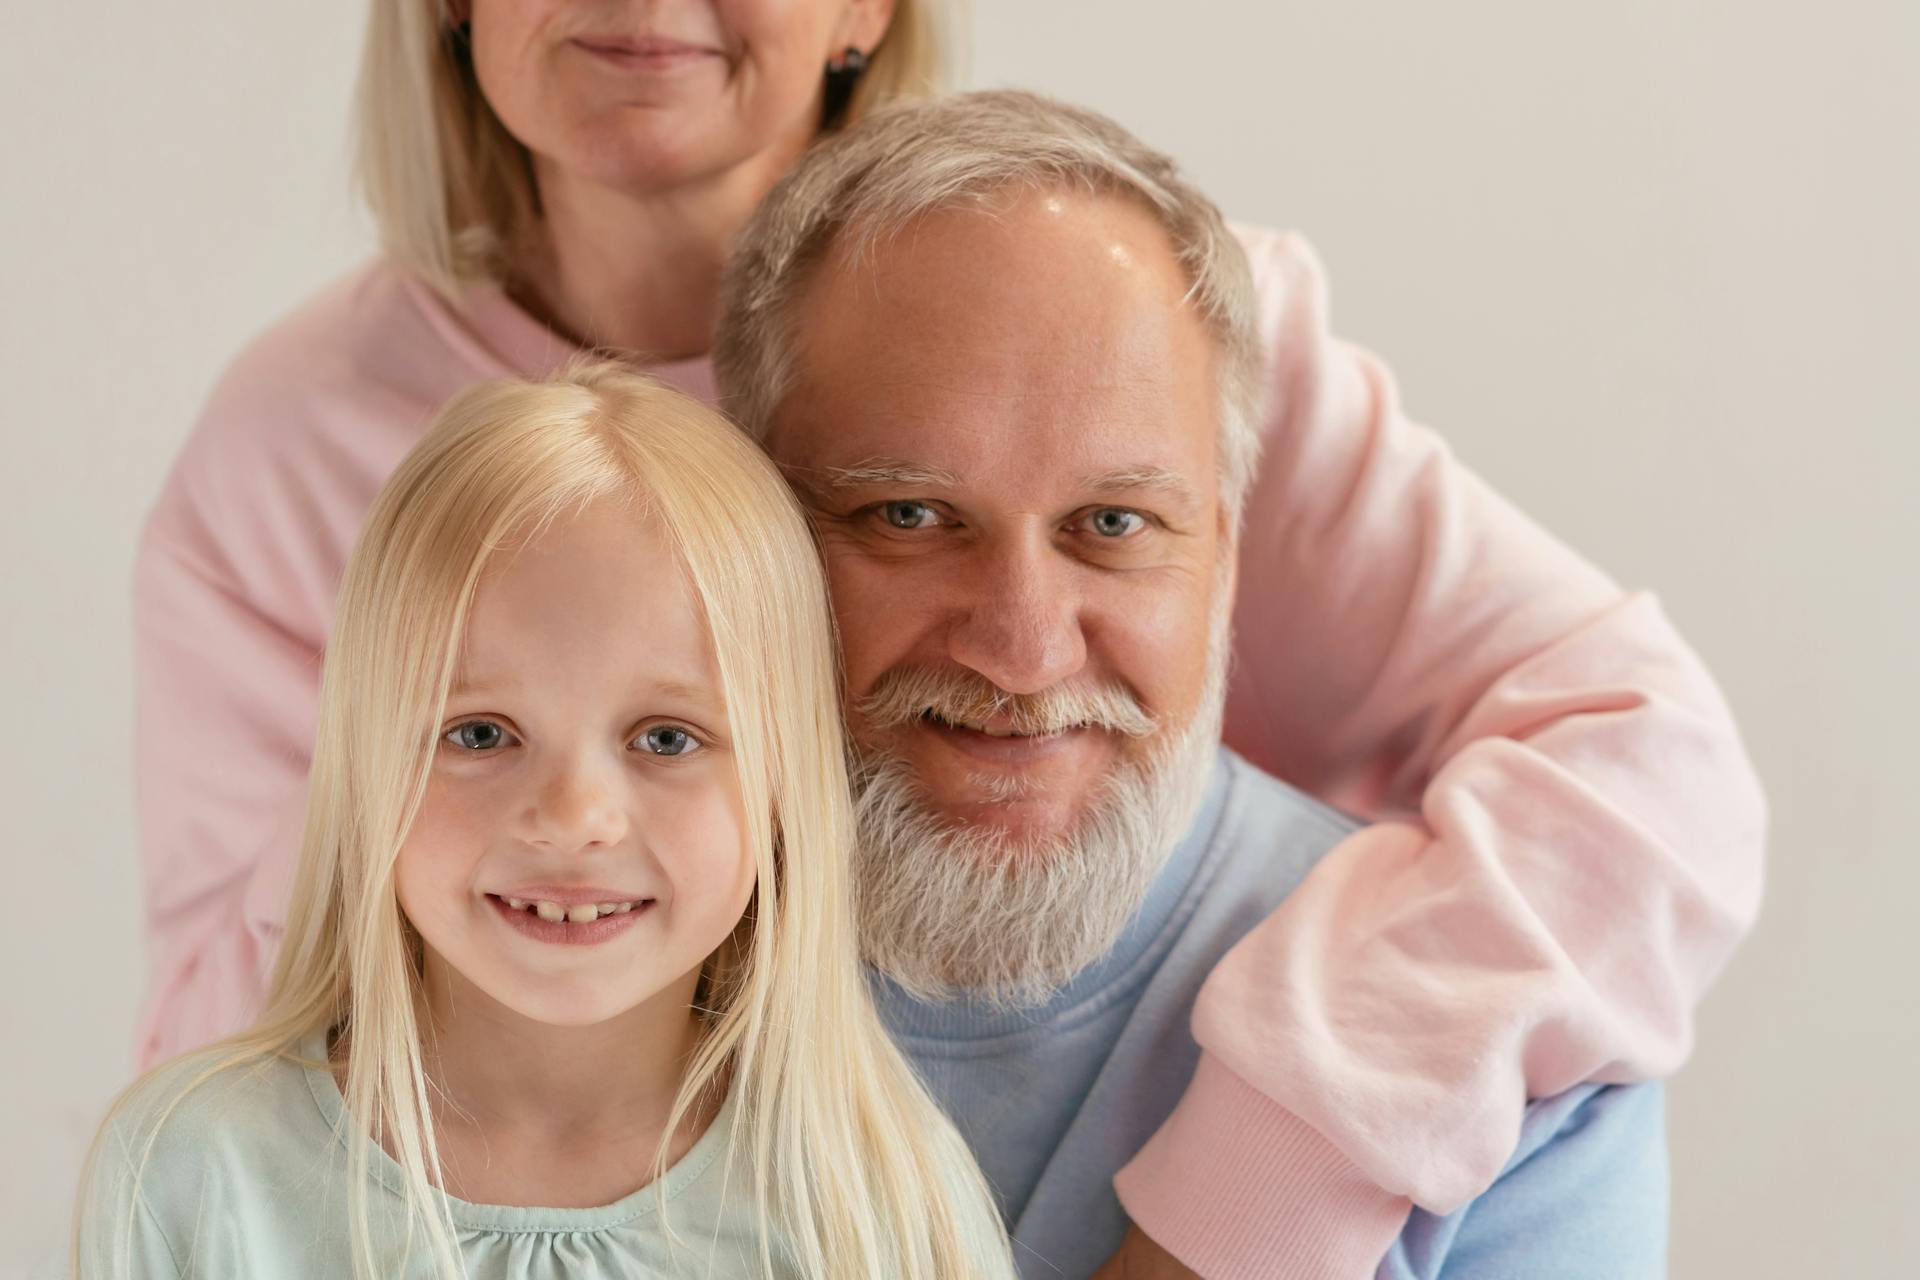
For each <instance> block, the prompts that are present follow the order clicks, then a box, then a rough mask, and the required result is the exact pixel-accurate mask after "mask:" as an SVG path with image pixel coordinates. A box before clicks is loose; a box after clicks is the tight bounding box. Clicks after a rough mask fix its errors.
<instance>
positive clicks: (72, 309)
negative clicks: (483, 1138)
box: [0, 0, 1920, 1277]
mask: <svg viewBox="0 0 1920 1280" xmlns="http://www.w3.org/2000/svg"><path fill="white" fill-rule="evenodd" d="M213 9H214V7H213V6H197V7H196V6H145V5H130V4H109V5H108V6H106V7H105V8H104V10H103V8H102V7H100V6H71V5H33V6H28V5H16V6H13V7H12V8H11V10H10V11H9V14H8V17H7V20H6V23H5V29H6V30H5V37H4V39H0V114H4V116H5V118H6V120H7V122H8V124H7V127H6V128H5V129H4V130H0V298H3V299H4V302H0V372H4V394H3V395H0V539H3V542H0V546H4V552H5V566H6V569H5V572H6V591H5V592H4V606H0V607H4V609H5V617H4V626H0V708H4V712H5V716H6V725H5V729H4V731H3V732H0V753H4V755H3V756H0V759H3V760H4V765H3V766H0V790H3V792H4V795H3V802H0V822H3V823H4V827H0V831H3V832H4V840H5V847H6V848H7V849H8V850H9V851H10V855H11V856H10V858H9V865H8V874H7V886H8V888H9V889H10V890H11V904H10V910H9V912H8V927H7V928H6V929H5V930H4V931H0V963H3V964H4V975H5V980H4V983H0V1001H3V1002H4V1003H3V1004H0V1027H4V1028H5V1031H4V1036H3V1037H0V1038H3V1039H4V1043H5V1045H6V1049H5V1051H4V1052H3V1053H0V1085H3V1086H4V1096H5V1097H6V1098H7V1099H8V1100H9V1102H10V1104H11V1106H10V1110H11V1112H12V1114H11V1115H10V1116H9V1117H8V1120H7V1123H6V1137H5V1138H4V1139H3V1140H0V1153H4V1154H0V1274H25V1273H33V1274H38V1273H39V1272H40V1271H41V1270H42V1269H43V1268H44V1267H45V1266H46V1265H47V1263H48V1261H49V1260H50V1259H51V1258H53V1257H54V1255H55V1252H56V1250H57V1248H58V1242H59V1238H60V1233H59V1225H58V1224H59V1222H60V1220H61V1218H62V1215H63V1214H64V1212H65V1208H66V1203H67V1198H68V1194H69V1188H70V1185H71V1179H72V1177H73V1173H74V1169H75V1164H76V1160H77V1154H78V1151H79V1149H80V1146H81V1144H82V1142H83V1141H84V1139H85V1137H86V1135H87V1134H88V1133H89V1132H90V1130H91V1126H92V1123H93V1120H94V1117H95V1115H96V1113H97V1110H98V1108H99V1107H100V1105H101V1104H102V1103H103V1101H104V1100H105V1099H106V1097H107V1096H108V1095H109V1094H110V1093H111V1091H112V1090H113V1089H114V1088H115V1087H116V1086H117V1085H118V1084H119V1083H120V1082H121V1081H122V1079H123V1075H124V1071H125V1063H126V1048H127V1043H128V1037H129V1028H130V1022H131V1018H132V1015H133V1010H134V1007H135V1002H136V999H137V996H138V992H139V986H140V980H141V979H140V970H141V950H140V924H139V911H140V908H139V891H138V881H137V876H136V872H135V867H134V861H133V853H132V820H131V812H130V803H129V789H130V780H129V770H128V765H127V759H128V752H129V731H128V726H127V721H126V707H127V704H128V696H129V695H128V634H127V628H128V620H127V600H126V580H127V574H128V564H129V559H130V554H131V548H132V544H133V540H134V536H135V531H136V528H137V525H138V522H139V519H140V516H141V514H142V512H143V511H144V509H145V507H146V505H147V503H148V502H149V500H150V498H151V496H152V494H153V493H154V491H155V489H156V487H157V485H158V483H159V480H160V477H161V474H162V470H163V468H164V467H165V466H166V464H167V462H168V460H169V458H170V457H171V456H172V454H173V453H174V451H175V449H176V448H177V446H178V444H179V442H180V440H181V438H182V436H183V434H184V433H185V431H186V429H187V427H188V425H189V424H190V422H191V420H192V418H193V416H194V413H195V410H196V408H197V406H198V403H199V401H200V399H201V397H202V396H203V395H204V393H205V390H206V388H207V386H208V384H209V382H210V381H211V379H212V378H213V376H214V375H215V373H216V372H217V370H218V369H219V367H220V366H221V364H222V363H223V362H224V361H225V360H226V359H227V358H228V357H229V356H230V355H231V354H232V353H233V351H234V350H235V349H236V348H237V347H238V346H239V344H240V343H242V342H243V341H245V339H246V338H247V337H248V335H249V334H250V333H252V332H253V331H255V330H256V329H258V328H259V327H260V326H261V325H262V324H264V323H265V322H266V321H268V320H269V319H271V318H272V317H273V316H275V315H276V314H278V313H279V312H281V311H282V310H284V309H286V308H287V307H288V306H289V305H290V304H291V303H292V302H293V301H295V300H296V299H298V298H299V297H301V296H302V295H303V294H305V293H306V292H307V291H309V290H310V289H312V288H313V287H314V286H315V285H317V284H318V283H319V282H321V281H322V280H324V279H326V278H328V277H329V276H331V275H333V274H334V273H336V272H338V271H339V270H341V269H342V268H343V267H345V266H346V265H347V264H349V263H350V262H352V261H354V260H355V259H356V257H358V256H359V255H360V254H362V253H363V252H365V251H366V245H367V239H366V233H365V228H364V226H363V224H362V221H361V219H360V218H359V216H358V214H357V213H356V212H355V210H354V208H353V206H352V204H351V202H350V200H349V199H348V197H347V194H346V188H345V177H344V152H345V147H344V127H343V123H344V118H345V109H346V97H347V90H348V84H349V81H350V77H351V72H352V65H353V61H354V57H355V51H356V45H357V39H358V26H359V20H360V18H359V7H358V6H357V5H340V6H315V5H308V6H298V7H295V8H288V7H286V6H269V5H222V6H219V7H218V9H219V12H218V13H217V14H216V13H215V12H213ZM975 36H976V40H975V44H976V54H975V57H974V60H973V77H972V78H973V81H974V82H975V83H978V84H1021V85H1027V86H1032V87H1038V88H1044V89H1049V90H1052V91H1054V92H1057V93H1060V94H1062V95H1064V96H1067V97H1071V98H1076V99H1079V100H1081V101H1084V102H1087V103H1089V104H1092V105H1094V106H1097V107H1101V108H1103V109H1105V110H1108V111H1110V112H1112V113H1114V114H1116V115H1117V116H1119V117H1120V119H1121V120H1123V121H1124V122H1125V123H1127V124H1129V125H1131V126H1133V127H1134V128H1136V129H1137V130H1139V131H1141V132H1142V133H1144V134H1145V135H1146V136H1147V137H1148V138H1149V139H1150V140H1152V141H1154V142H1156V143H1158V144H1160V145H1161V146H1163V147H1166V148H1167V149H1169V150H1171V151H1173V152H1174V153H1175V154H1176V155H1178V156H1180V157H1181V158H1183V159H1184V160H1185V161H1186V162H1187V164H1188V165H1189V166H1190V167H1191V168H1192V170H1193V171H1194V173H1195V174H1196V175H1197V176H1198V177H1199V178H1200V179H1201V181H1202V182H1203V184H1204V185H1206V186H1207V187H1209V188H1210V189H1211V190H1212V191H1213V192H1214V193H1215V194H1216V195H1217V196H1218V197H1219V199H1220V202H1221V203H1222V205H1224V206H1225V207H1226V208H1227V209H1228V211H1229V212H1230V214H1232V215H1233V216H1235V217H1238V218H1240V219H1244V220H1247V221H1253V222H1260V223H1267V224H1283V225H1288V226H1292V227H1296V228H1298V229H1301V230H1303V231H1305V232H1307V233H1308V234H1309V235H1310V236H1311V237H1312V238H1313V240H1314V241H1315V242H1316V243H1317V244H1318V246H1319V248H1320V250H1321V251H1322V253H1323V255H1324V257H1325V258H1326V261H1327V263H1328V266H1329V269H1330V271H1331V274H1332V279H1333V287H1334V300H1335V318H1336V322H1337V323H1338V325H1339V327H1340V328H1341V329H1342V330H1343V331H1344V332H1345V333H1347V334H1348V335H1350V336H1352V337H1355V338H1358V339H1360V340H1361V341H1364V342H1365V343H1367V344H1368V345H1370V346H1372V347H1374V348H1375V349H1376V350H1379V351H1381V352H1382V353H1383V354H1384V355H1385V356H1386V357H1387V358H1388V360H1389V361H1390V362H1391V363H1392V364H1393V366H1394V367H1395V368H1396V369H1397V370H1398V372H1399V374H1400V376H1401V379H1402V385H1403V389H1404V391H1405V393H1406V397H1407V400H1408V402H1409V404H1410V405H1411V406H1412V408H1413V410H1414V411H1415V412H1416V413H1417V414H1418V415H1419V416H1421V417H1423V418H1424V419H1425V420H1427V421H1429V422H1431V423H1433V424H1435V425H1437V426H1439V427H1440V428H1441V429H1442V430H1443V431H1445V433H1446V434H1447V435H1448V436H1449V437H1450V438H1451V439H1452V440H1453V442H1454V443H1455V445H1456V447H1457V449H1458V450H1459V452H1460V453H1461V454H1462V455H1463V456H1464V457H1465V458H1466V459H1467V460H1468V461H1470V462H1471V463H1472V464H1473V465H1475V466H1476V467H1478V468H1479V469H1480V470H1481V471H1482V472H1483V473H1484V474H1486V475H1487V476H1489V477H1490V478H1491V479H1492V480H1493V481H1494V482H1495V483H1496V484H1497V485H1498V486H1499V487H1501V488H1502V489H1504V490H1505V491H1506V492H1508V493H1509V494H1511V495H1512V496H1513V497H1515V498H1516V499H1517V500H1518V501H1519V502H1520V503H1521V504H1522V505H1523V506H1525V507H1527V508H1528V509H1530V510H1531V511H1533V512H1534V513H1535V514H1536V515H1538V516H1540V517H1541V518H1543V519H1544V520H1545V521H1546V522H1547V523H1548V524H1550V525H1551V526H1553V527H1554V528H1555V529H1557V530H1558V531H1560V532H1561V533H1562V534H1563V535H1565V536H1566V537H1568V538H1569V539H1570V540H1572V541H1573V542H1574V543H1575V544H1576V545H1578V546H1580V547H1582V548H1584V549H1585V550H1586V551H1587V552H1588V553H1589V554H1590V555H1592V556H1593V557H1594V558H1596V559H1597V560H1599V561H1600V562H1601V563H1603V564H1604V565H1606V566H1608V567H1609V568H1610V569H1612V570H1613V571H1614V572H1615V573H1616V574H1618V575H1619V576H1620V577H1622V578H1623V579H1625V580H1627V581H1629V582H1631V583H1634V584H1637V585H1645V586H1651V587H1654V588H1656V589H1658V590H1659V591H1660V592H1661V593H1662V595H1663V597H1664V599H1665V601H1666V604H1667V606H1668V608H1669V609H1670V611H1671V612H1672V613H1673V614H1674V615H1675V617H1676V618H1677V619H1678V620H1679V622H1680V624H1681V625H1682V627H1683V628H1684V629H1685V630H1686V632H1687V633H1688V634H1689V635H1690V636H1691V637H1692V638H1693V639H1694V641H1695V642H1696V643H1697V644H1698V646H1699V647H1700V648H1701V649H1702V650H1703V651H1704V652H1705V654H1706V655H1707V657H1708V658H1709V660H1710V661H1711V663H1712V664H1713V666H1714V668H1715V669H1716V671H1718V672H1719V674H1720V676H1721V677H1722V679H1723V681H1724V683H1725V685H1726V687H1727V689H1728V691H1729V693H1730V695H1731V696H1732V699H1733V701H1734V704H1735V706H1736V708H1737V709H1738V710H1739V712H1740V714H1741V716H1742V719H1743V722H1744V724H1745V726H1746V728H1747V732H1748V734H1749V735H1750V739H1751V743H1752V747H1753V750H1754V753H1755V755H1756V757H1757V758H1758V760H1759V762H1760V767H1761V770H1762V772H1763V773H1764V774H1765V776H1766V778H1767V780H1768V782H1769V783H1770V785H1771V788H1772V793H1773V798H1774V809H1775V834H1774V840H1773V857H1772V871H1771V888H1770V896H1769V902H1768V907H1767V913H1766V917H1765V919H1764V921H1763V923H1762V925H1761V927H1760V929H1759V931H1758V932H1757V934H1756V935H1755V937H1754V938H1753V941H1752V942H1751V943H1750V944H1749V946H1748V947H1747V948H1746V950H1745V951H1744V952H1743V953H1742V954H1741V955H1740V956H1739V957H1738V959H1737V960H1736V962H1735V965H1734V967H1733V969H1732V971H1731V972H1730V973H1729V975H1728V977H1727V978H1726V980H1725V981H1724V982H1723V983H1722V985H1721V986H1720V988H1719V989H1718V990H1717V991H1716V992H1715V993H1714V995H1713V997H1712V998H1711V1000H1710V1001H1709V1003H1708V1005H1707V1007H1706V1009H1705V1011H1704V1013H1703V1015H1702V1021H1701V1037H1700V1047H1699V1052H1698V1054H1697V1056H1696V1059H1695V1061H1694V1062H1693V1064H1692V1065H1691V1066H1690V1067H1689V1068H1688V1069H1687V1070H1686V1072H1685V1073H1684V1074H1683V1075H1682V1076H1681V1077H1680V1078H1679V1079H1678V1080H1677V1082H1676V1083H1675V1085H1674V1088H1673V1095H1672V1107H1671V1111H1672V1138H1673V1150H1674V1175H1675V1191H1674V1200H1675V1223H1674V1264H1675V1267H1674V1269H1675V1274H1676V1275H1679V1276H1736V1275H1737V1276H1754V1277H1774V1276H1779V1277H1789V1276H1792V1277H1800V1276H1809V1275H1846V1276H1870V1277H1877V1276H1894V1275H1911V1274H1913V1273H1914V1268H1915V1267H1916V1265H1920V1264H1917V1263H1916V1257H1917V1256H1920V1154H1916V1152H1917V1151H1920V1105H1916V1103H1915V1102H1914V1099H1913V1090H1914V1082H1915V1081H1916V1079H1920V1016H1916V1003H1917V1002H1916V998H1915V994H1914V989H1913V979H1914V978H1915V977H1916V975H1917V974H1920V964H1916V959H1917V958H1920V956H1917V952H1916V947H1915V945H1914V941H1913V940H1914V937H1915V934H1916V933H1917V932H1920V923H1916V909H1915V903H1916V900H1920V858H1916V856H1915V854H1916V848H1915V841H1914V838H1913V835H1912V830H1911V828H1910V827H1909V826H1908V825H1907V824H1906V823H1905V822H1903V821H1900V819H1901V818H1904V817H1905V815H1906V813H1907V812H1908V811H1907V810H1904V809H1900V808H1898V807H1897V806H1898V805H1899V804H1901V803H1904V802H1902V801H1900V800H1899V797H1901V796H1904V795H1911V794H1912V792H1913V790H1914V783H1913V779H1914V777H1915V776H1916V775H1917V774H1920V750H1916V746H1915V743H1916V740H1917V738H1916V733H1915V729H1914V721H1915V718H1916V715H1920V698H1917V697H1916V693H1917V692H1920V679H1916V669H1920V659H1917V658H1916V648H1917V647H1920V646H1917V642H1920V582H1916V573H1915V570H1914V567H1913V562H1914V557H1915V553H1916V551H1917V550H1920V500H1917V499H1916V497H1915V495H1914V492H1913V490H1914V477H1915V475H1916V473H1917V472H1920V446H1917V445H1916V442H1915V428H1916V427H1920V349H1917V348H1920V302H1917V301H1916V299H1920V237H1916V234H1915V231H1914V229H1915V228H1916V227H1920V91H1917V90H1916V89H1915V87H1914V86H1915V84H1916V81H1920V67H1917V66H1916V63H1920V7H1917V6H1915V5H1914V4H1913V3H1912V2H1911V0H1834V3H1831V4H1827V5H1824V6H1818V7H1816V6H1811V5H1798V4H1785V3H1779V2H1777V0H1766V2H1764V3H1756V2H1754V0H1746V2H1744V3H1735V2H1733V0H1660V2H1653V0H1621V2H1620V3H1616V4H1612V5H1589V6H1570V5H1541V4H1537V3H1528V2H1526V0H1484V2H1482V3H1476V4H1469V5H1446V6H1437V5H1412V4H1395V5H1387V4H1379V3H1353V2H1351V0H1349V2H1346V3H1339V4H1333V3H1326V4H1305V3H1298V2H1294V3H1273V2H1272V0H1260V2H1258V3H1256V2H1255V0H1241V2H1240V3H1226V2H1223V0H1215V2H1211V3H1209V2H1205V0H1190V2H1189V3H1186V4H1183V5H1178V6H1166V5H1161V4H1152V3H1145V2H1144V0H1074V2H1071V3H1070V2H1067V0H1046V2H1045V3H1037V2H1035V0H981V2H980V3H979V4H978V6H977V13H976V20H975Z"/></svg>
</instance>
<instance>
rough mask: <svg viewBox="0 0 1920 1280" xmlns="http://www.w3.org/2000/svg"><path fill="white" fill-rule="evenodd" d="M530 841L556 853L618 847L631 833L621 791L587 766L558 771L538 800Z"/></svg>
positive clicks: (532, 813) (550, 778)
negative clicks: (616, 845)
mask: <svg viewBox="0 0 1920 1280" xmlns="http://www.w3.org/2000/svg"><path fill="white" fill-rule="evenodd" d="M528 819H529V821H528V828H529V830H528V835H527V842H528V843H529V844H532V845H534V846H536V847H538V848H544V849H550V850H551V851H553V852H555V853H573V852H578V851H581V850H587V849H594V848H603V847H606V846H610V845H615V844H618V843H619V842H620V841H621V840H622V839H623V838H624V837H625V836H626V834H627V811H626V806H625V804H624V803H623V802H622V799H621V795H620V792H619V790H618V789H617V788H615V787H613V786H612V785H610V781H609V780H608V779H606V778H604V777H601V776H599V771H598V770H596V769H594V768H592V767H590V766H584V765H574V766H570V767H567V768H563V769H557V770H555V771H554V773H553V774H552V775H551V776H550V777H548V778H547V779H546V781H545V783H544V784H543V785H542V786H541V788H540V791H539V793H538V794H537V795H536V796H535V797H534V802H533V808H532V812H531V813H530V814H529V815H528Z"/></svg>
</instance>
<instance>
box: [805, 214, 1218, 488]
mask: <svg viewBox="0 0 1920 1280" xmlns="http://www.w3.org/2000/svg"><path fill="white" fill-rule="evenodd" d="M1164 242H1165V235H1164V232H1163V231H1162V230H1161V229H1160V227H1159V225H1158V224H1157V223H1155V222H1154V221H1153V220H1152V219H1151V218H1150V217H1149V216H1147V215H1146V214H1144V213H1141V212H1139V211H1138V210H1135V209H1133V208H1132V207H1131V206H1129V205H1126V204H1125V203H1122V202H1117V201H1112V200H1106V201H1104V202H1102V200H1101V199H1100V198H1097V197H1091V196H1089V197H1083V198H1081V199H1080V200H1079V201H1078V202H1077V203H1075V202H1073V201H1069V202H1068V203H1067V205H1066V206H1065V207H1063V208H1061V209H1058V210H1055V209H1052V208H1049V207H1048V206H1047V205H1046V203H1045V202H1044V201H1041V200H1040V198H1039V197H1035V198H1034V200H1033V201H1030V202H1029V204H1028V205H1027V206H1025V207H1023V208H1021V209H1016V210H1013V211H1010V212H1003V213H1002V214H1001V215H1000V216H997V217H988V216H986V215H984V214H977V213H976V214H958V213H956V214H953V215H951V216H943V217H941V218H939V219H928V220H926V221H925V222H923V223H921V224H918V225H916V226H914V227H912V228H910V229H909V230H908V231H906V232H903V233H901V234H900V235H898V236H890V237H881V238H879V239H877V240H875V241H874V242H873V244H872V245H871V246H870V248H869V250H868V253H867V256H866V257H865V258H863V259H862V260H861V261H859V262H858V263H855V264H852V269H850V270H843V271H836V270H834V269H833V267H834V265H835V264H833V263H829V264H826V265H825V266H823V269H822V270H821V272H820V273H819V275H818V276H817V277H816V279H815V281H814V282H813V285H812V287H810V288H809V289H808V290H806V291H805V293H804V294H803V296H802V297H801V298H800V299H799V300H798V301H797V304H796V305H797V311H796V314H795V317H794V319H795V322H796V323H795V329H796V336H797V341H796V349H795V352H794V359H795V364H794V369H793V373H794V381H793V384H792V386H791V388H790V390H789V391H788V393H787V394H786V395H785V396H784V397H783V401H782V404H781V406H780V407H779V409H778V410H777V411H776V413H775V414H774V421H773V423H772V430H771V431H770V433H769V437H768V445H769V448H770V449H771V450H772V452H773V453H774V454H775V456H776V457H777V458H779V460H780V461H781V462H782V463H783V464H784V465H786V466H788V467H789V468H805V469H808V470H810V471H814V472H823V471H825V470H828V469H833V468H839V469H846V468H850V467H856V466H859V465H861V464H863V463H865V462H866V461H867V460H869V459H871V458H875V457H887V458H892V459H894V460H895V461H896V462H899V463H903V464H908V465H912V466H917V467H921V468H933V469H939V470H944V471H946V472H949V473H951V474H952V475H953V476H956V477H965V476H967V475H969V474H975V473H979V472H981V471H982V470H985V469H988V468H989V467H990V466H991V465H992V464H993V463H996V462H999V461H1003V460H1005V459H1006V458H1007V457H1008V455H1009V454H1016V455H1017V456H1018V458H1019V459H1021V460H1023V461H1024V462H1025V463H1027V464H1028V465H1031V466H1033V467H1036V468H1044V469H1045V470H1046V471H1047V472H1048V473H1049V475H1051V476H1055V477H1063V476H1071V477H1074V478H1076V479H1080V478H1086V477H1088V476H1092V475H1094V474H1104V473H1111V472H1121V471H1134V472H1146V471H1152V470H1156V469H1157V470H1160V471H1163V472H1173V473H1184V474H1188V475H1192V474H1193V473H1195V472H1196V471H1197V470H1198V469H1200V468H1203V467H1209V466H1211V463H1212V459H1213V448H1214V435H1215V424H1216V422H1217V411H1218V395H1217V392H1216V385H1217V384H1216V383H1215V380H1214V352H1213V344H1212V341H1211V337H1210V335H1209V333H1208V331H1207V329H1206V326H1205V324H1204V323H1203V322H1202V321H1201V319H1200V318H1199V316H1198V315H1197V314H1195V313H1194V312H1193V310H1192V308H1191V307H1190V306H1189V305H1188V304H1187V302H1186V299H1185V290H1186V284H1185V280H1184V277H1183V275H1182V274H1181V272H1180V270H1179V268H1178V265H1177V263H1175V262H1174V261H1173V259H1172V254H1171V250H1170V248H1168V247H1167V246H1166V245H1165V243H1164ZM1116 250H1121V252H1115V251H1116ZM838 265H840V266H842V267H846V266H848V265H849V264H846V263H840V264H838Z"/></svg>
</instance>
